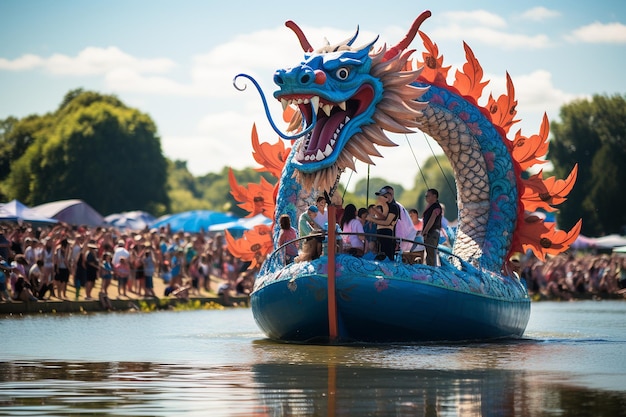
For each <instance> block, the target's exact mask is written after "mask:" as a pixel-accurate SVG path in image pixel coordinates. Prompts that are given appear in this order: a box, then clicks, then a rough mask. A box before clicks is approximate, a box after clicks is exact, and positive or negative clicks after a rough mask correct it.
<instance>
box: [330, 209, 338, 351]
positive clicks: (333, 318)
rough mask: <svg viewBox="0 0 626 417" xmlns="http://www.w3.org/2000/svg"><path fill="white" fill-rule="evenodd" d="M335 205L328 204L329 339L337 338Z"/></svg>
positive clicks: (332, 340)
mask: <svg viewBox="0 0 626 417" xmlns="http://www.w3.org/2000/svg"><path fill="white" fill-rule="evenodd" d="M336 224H337V219H336V214H335V206H334V205H332V204H329V205H328V334H329V337H330V341H331V342H334V341H336V340H337V333H338V332H337V294H336V291H335V252H336V248H337V240H336V239H337V235H336V234H335V227H336Z"/></svg>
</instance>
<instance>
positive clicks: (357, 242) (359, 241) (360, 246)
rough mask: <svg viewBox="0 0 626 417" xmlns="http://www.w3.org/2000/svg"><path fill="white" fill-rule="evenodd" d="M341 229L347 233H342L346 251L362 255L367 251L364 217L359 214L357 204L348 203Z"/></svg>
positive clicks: (358, 255)
mask: <svg viewBox="0 0 626 417" xmlns="http://www.w3.org/2000/svg"><path fill="white" fill-rule="evenodd" d="M340 226H341V230H343V232H344V233H350V234H347V235H341V239H342V240H343V249H344V252H346V253H349V254H350V255H353V256H357V257H361V256H363V254H364V253H365V237H364V236H363V233H364V231H363V223H362V219H361V218H360V217H358V216H357V211H356V206H355V205H354V204H348V205H347V206H346V207H345V209H344V212H343V217H342V218H341V224H340Z"/></svg>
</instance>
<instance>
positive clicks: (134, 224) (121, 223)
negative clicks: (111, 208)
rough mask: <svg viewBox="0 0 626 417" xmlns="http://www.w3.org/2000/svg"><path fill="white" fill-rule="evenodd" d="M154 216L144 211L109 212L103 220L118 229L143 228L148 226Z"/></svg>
mask: <svg viewBox="0 0 626 417" xmlns="http://www.w3.org/2000/svg"><path fill="white" fill-rule="evenodd" d="M155 220H156V218H155V217H154V216H153V215H152V214H150V213H147V212H145V211H141V210H135V211H125V212H122V213H115V214H109V215H108V216H106V217H105V218H104V221H105V222H106V223H107V224H109V225H111V226H113V227H116V228H118V229H128V230H143V229H145V228H146V227H149V226H150V225H151V224H152V223H154V221H155Z"/></svg>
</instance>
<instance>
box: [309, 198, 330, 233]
mask: <svg viewBox="0 0 626 417" xmlns="http://www.w3.org/2000/svg"><path fill="white" fill-rule="evenodd" d="M326 205H327V204H326V199H325V198H324V196H319V197H317V200H316V201H315V207H317V209H318V212H317V215H316V216H315V218H314V219H313V220H314V221H315V223H317V225H318V226H319V227H320V228H322V229H326V223H327V222H328V210H326Z"/></svg>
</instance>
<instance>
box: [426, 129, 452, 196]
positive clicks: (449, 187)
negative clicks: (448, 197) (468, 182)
mask: <svg viewBox="0 0 626 417" xmlns="http://www.w3.org/2000/svg"><path fill="white" fill-rule="evenodd" d="M422 135H424V140H426V143H427V144H428V147H429V148H430V153H432V154H433V157H434V158H435V161H436V162H437V165H438V166H439V170H440V171H441V175H443V178H444V179H445V180H446V184H448V189H449V190H450V194H452V195H453V196H454V201H457V198H456V189H455V188H454V187H453V186H452V185H451V184H450V180H448V176H447V175H446V173H445V172H444V170H443V168H442V167H441V164H440V163H439V159H438V158H437V155H435V151H434V150H433V148H432V146H430V142H429V141H428V138H426V134H425V133H424V132H422Z"/></svg>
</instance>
